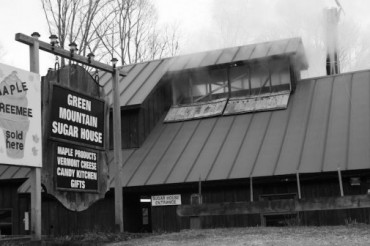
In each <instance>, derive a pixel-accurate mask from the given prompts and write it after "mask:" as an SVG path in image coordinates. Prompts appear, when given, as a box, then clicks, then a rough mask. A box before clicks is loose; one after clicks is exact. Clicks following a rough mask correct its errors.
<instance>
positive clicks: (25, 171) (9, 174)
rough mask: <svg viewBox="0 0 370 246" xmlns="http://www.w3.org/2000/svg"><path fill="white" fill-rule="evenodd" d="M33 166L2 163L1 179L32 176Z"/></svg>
mask: <svg viewBox="0 0 370 246" xmlns="http://www.w3.org/2000/svg"><path fill="white" fill-rule="evenodd" d="M30 174H31V168H29V167H20V166H9V165H3V164H0V180H7V179H24V178H28V177H30Z"/></svg>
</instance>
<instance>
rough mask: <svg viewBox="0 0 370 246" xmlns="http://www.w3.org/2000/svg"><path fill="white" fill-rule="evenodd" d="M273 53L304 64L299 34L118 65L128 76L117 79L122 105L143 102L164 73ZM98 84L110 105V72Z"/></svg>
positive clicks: (101, 77) (305, 66)
mask: <svg viewBox="0 0 370 246" xmlns="http://www.w3.org/2000/svg"><path fill="white" fill-rule="evenodd" d="M274 56H290V57H292V58H293V60H294V63H295V64H296V66H297V67H300V68H303V69H305V68H307V60H306V57H305V54H304V49H303V44H302V41H301V39H300V38H290V39H283V40H277V41H273V42H265V43H259V44H251V45H245V46H239V47H232V48H225V49H219V50H211V51H205V52H200V53H195V54H188V55H182V56H176V57H172V58H164V59H161V60H154V61H149V62H143V63H138V64H134V65H128V66H124V67H122V68H121V69H122V70H124V71H126V72H127V76H126V77H120V79H119V90H120V98H121V100H120V104H121V106H134V105H140V104H142V103H143V101H144V100H145V98H146V97H147V96H148V95H149V94H150V92H151V91H152V90H153V89H154V87H155V86H156V85H157V84H158V83H159V81H160V80H161V78H162V77H163V76H164V75H165V74H166V73H171V72H178V71H181V70H186V69H195V68H199V67H208V66H215V65H222V64H228V63H236V62H241V61H255V60H260V59H265V58H271V57H274ZM100 84H102V86H103V87H104V89H105V92H106V94H107V97H108V99H109V104H110V105H111V104H112V76H111V74H110V73H101V74H100Z"/></svg>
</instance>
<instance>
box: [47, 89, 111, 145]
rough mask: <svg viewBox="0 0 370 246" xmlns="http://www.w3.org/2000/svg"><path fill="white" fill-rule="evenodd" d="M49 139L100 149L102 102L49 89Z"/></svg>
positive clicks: (102, 131) (66, 90)
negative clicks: (50, 91)
mask: <svg viewBox="0 0 370 246" xmlns="http://www.w3.org/2000/svg"><path fill="white" fill-rule="evenodd" d="M51 107H52V110H51V112H50V117H51V120H50V122H51V126H50V137H52V138H55V139H56V140H67V141H73V142H75V143H77V144H86V145H89V146H91V147H98V148H103V147H104V101H103V100H100V99H96V98H93V97H90V96H87V95H83V94H81V93H78V92H75V91H73V90H70V89H67V88H64V87H62V86H59V85H54V86H53V92H52V103H51Z"/></svg>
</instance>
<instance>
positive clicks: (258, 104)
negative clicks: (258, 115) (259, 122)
mask: <svg viewBox="0 0 370 246" xmlns="http://www.w3.org/2000/svg"><path fill="white" fill-rule="evenodd" d="M289 96H290V91H282V92H279V93H274V94H266V95H260V96H253V97H246V98H230V100H229V102H228V103H227V105H226V108H225V111H224V113H223V114H224V115H232V114H243V113H250V112H259V111H269V110H278V109H286V108H287V107H288V101H289Z"/></svg>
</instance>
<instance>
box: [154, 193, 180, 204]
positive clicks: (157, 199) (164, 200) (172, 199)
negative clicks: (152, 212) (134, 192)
mask: <svg viewBox="0 0 370 246" xmlns="http://www.w3.org/2000/svg"><path fill="white" fill-rule="evenodd" d="M171 205H181V195H180V194H176V195H163V196H152V206H171Z"/></svg>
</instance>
